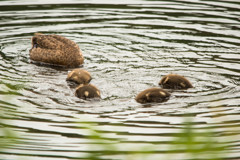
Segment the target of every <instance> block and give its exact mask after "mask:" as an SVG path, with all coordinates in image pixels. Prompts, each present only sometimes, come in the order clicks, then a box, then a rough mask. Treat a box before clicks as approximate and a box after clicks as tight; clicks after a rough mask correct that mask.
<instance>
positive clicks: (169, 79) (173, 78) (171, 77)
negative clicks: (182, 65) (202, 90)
mask: <svg viewBox="0 0 240 160" xmlns="http://www.w3.org/2000/svg"><path fill="white" fill-rule="evenodd" d="M159 85H160V86H162V88H165V89H188V88H192V87H193V86H192V84H191V82H190V81H189V80H187V79H186V78H185V77H183V76H180V75H178V74H168V75H166V76H164V77H163V78H162V79H161V80H160V82H159Z"/></svg>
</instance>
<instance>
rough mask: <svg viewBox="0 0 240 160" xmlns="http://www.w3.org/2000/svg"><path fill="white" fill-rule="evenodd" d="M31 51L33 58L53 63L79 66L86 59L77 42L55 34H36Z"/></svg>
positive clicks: (31, 57)
mask: <svg viewBox="0 0 240 160" xmlns="http://www.w3.org/2000/svg"><path fill="white" fill-rule="evenodd" d="M29 53H30V59H31V60H33V61H36V62H43V63H47V64H52V65H60V66H67V67H77V66H79V65H81V64H83V61H84V58H83V55H82V52H81V50H80V48H79V46H78V45H77V44H76V43H75V42H73V41H72V40H69V39H67V38H65V37H62V36H59V35H55V34H52V35H44V34H40V33H37V34H35V35H34V36H33V37H32V48H31V49H30V51H29Z"/></svg>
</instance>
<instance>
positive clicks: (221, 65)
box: [0, 0, 240, 160]
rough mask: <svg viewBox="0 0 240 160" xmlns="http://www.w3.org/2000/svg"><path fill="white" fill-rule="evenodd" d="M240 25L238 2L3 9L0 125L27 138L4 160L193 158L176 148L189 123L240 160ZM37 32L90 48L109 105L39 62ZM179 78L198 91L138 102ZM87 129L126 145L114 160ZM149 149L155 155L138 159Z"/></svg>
mask: <svg viewBox="0 0 240 160" xmlns="http://www.w3.org/2000/svg"><path fill="white" fill-rule="evenodd" d="M239 17H240V2H239V1H238V0H218V1H210V0H209V1H208V0H190V1H184V0H172V1H164V0H163V1H154V0H153V1H151V0H143V1H140V0H138V1H136V0H128V1H121V2H117V1H110V0H106V1H104V0H99V1H84V0H83V1H80V0H79V1H77V0H75V1H73V0H70V1H53V0H48V1H47V0H44V1H40V0H39V1H30V0H22V1H17V0H16V1H0V107H1V110H0V111H1V119H2V120H1V122H0V123H1V127H10V128H12V129H13V130H14V131H17V133H18V134H19V136H20V137H21V138H22V139H21V140H20V142H18V143H16V144H15V145H12V146H11V147H10V148H9V149H5V150H2V151H1V152H0V159H3V160H15V159H17V160H18V159H21V158H22V159H24V160H25V159H27V160H28V159H31V160H33V159H34V160H40V159H41V160H45V159H46V160H66V159H77V158H80V159H81V158H82V159H84V158H86V157H87V155H88V154H91V153H92V152H94V153H95V152H96V153H100V154H101V156H100V157H101V158H102V159H130V158H132V159H144V160H145V159H166V157H168V158H169V159H187V158H188V157H187V156H186V155H185V152H184V150H181V148H178V149H179V150H178V151H176V148H175V149H172V140H173V139H174V138H175V137H176V135H177V133H179V132H181V128H182V127H183V124H182V122H183V121H184V120H185V117H191V118H192V119H193V124H194V128H195V131H197V132H200V133H201V132H204V131H205V129H206V127H211V128H212V130H213V132H214V133H215V138H217V140H218V141H219V142H220V143H224V144H225V145H226V146H227V148H228V149H227V151H228V152H229V153H228V154H224V155H223V156H222V158H226V159H240V132H239V130H240V107H239V105H240V87H239V84H240V63H239V61H240V54H239V53H240V18H239ZM35 32H41V33H46V34H59V35H62V36H65V37H67V38H69V39H71V40H73V41H75V42H76V43H77V44H78V45H79V46H80V48H81V50H82V51H83V55H84V57H85V63H84V66H83V68H84V69H86V70H88V71H89V72H90V73H91V74H92V76H93V80H92V84H94V85H96V86H97V87H98V88H99V89H100V90H101V93H102V100H101V101H100V102H83V101H82V100H80V99H78V98H76V97H75V96H74V89H71V88H70V87H69V86H68V84H67V83H66V81H65V79H66V76H67V73H68V71H69V70H68V69H59V68H50V67H46V66H37V65H35V64H32V63H31V61H30V60H29V49H30V48H31V44H30V39H31V36H33V34H34V33H35ZM169 73H176V74H181V75H184V76H185V77H187V78H188V79H189V80H190V81H191V82H192V83H193V85H194V86H195V87H194V88H192V89H189V90H186V91H175V92H173V93H172V96H171V98H170V99H169V100H168V101H167V102H164V103H161V104H153V105H150V106H147V107H146V106H142V105H141V104H138V103H136V102H135V100H134V97H135V96H136V94H138V93H139V92H140V91H142V90H144V89H147V88H150V87H155V86H157V84H158V82H159V80H160V78H161V77H162V76H163V75H166V74H169ZM77 121H78V122H80V123H77V124H76V123H75V122H77ZM85 122H86V123H85ZM86 124H92V125H93V126H94V127H95V128H96V129H97V130H99V131H100V132H101V133H103V136H104V137H106V138H110V139H111V138H113V139H118V141H117V142H118V144H119V145H117V148H118V149H117V150H118V151H119V152H118V153H116V154H113V155H111V154H110V155H109V152H110V153H113V151H114V150H115V149H114V148H110V149H109V148H108V149H106V148H101V147H99V145H97V142H93V141H92V140H91V139H90V137H89V136H90V135H91V133H89V131H88V130H86V129H85V128H84V127H85V126H86ZM0 134H1V132H0ZM1 138H2V139H3V137H2V136H1ZM144 147H147V148H150V149H152V150H154V151H155V152H154V153H153V154H150V155H147V156H146V157H141V158H136V157H134V156H133V157H131V155H130V153H131V152H134V151H135V150H144ZM106 150H109V152H104V151H106ZM171 150H173V152H171ZM174 151H176V152H174ZM202 159H208V158H207V157H202Z"/></svg>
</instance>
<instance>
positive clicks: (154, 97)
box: [135, 88, 170, 103]
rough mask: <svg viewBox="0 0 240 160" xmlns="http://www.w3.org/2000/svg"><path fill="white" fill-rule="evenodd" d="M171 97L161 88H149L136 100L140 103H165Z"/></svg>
mask: <svg viewBox="0 0 240 160" xmlns="http://www.w3.org/2000/svg"><path fill="white" fill-rule="evenodd" d="M169 97H170V93H168V92H167V91H165V90H164V89H161V88H149V89H146V90H144V91H142V92H140V93H139V94H138V95H137V96H136V98H135V100H136V101H137V102H138V103H152V102H157V103H159V102H164V101H167V100H168V99H169Z"/></svg>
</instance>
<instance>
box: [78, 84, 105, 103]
mask: <svg viewBox="0 0 240 160" xmlns="http://www.w3.org/2000/svg"><path fill="white" fill-rule="evenodd" d="M75 95H76V96H77V97H78V98H81V99H84V100H87V99H89V98H101V96H100V91H99V89H97V87H95V86H94V85H92V84H81V85H80V86H78V87H77V88H76V92H75Z"/></svg>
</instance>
